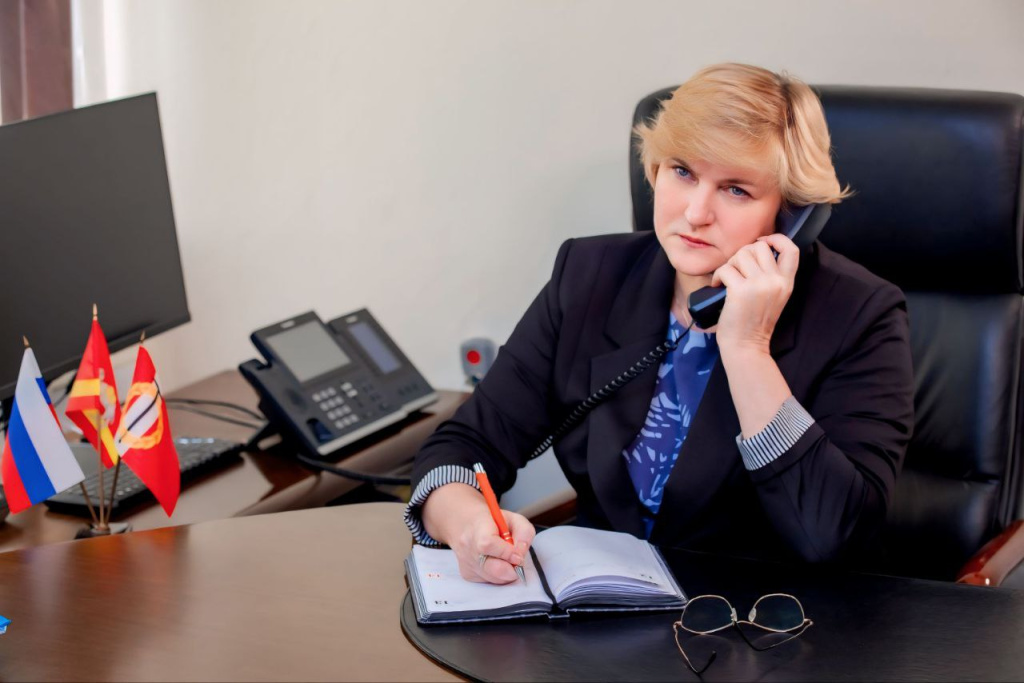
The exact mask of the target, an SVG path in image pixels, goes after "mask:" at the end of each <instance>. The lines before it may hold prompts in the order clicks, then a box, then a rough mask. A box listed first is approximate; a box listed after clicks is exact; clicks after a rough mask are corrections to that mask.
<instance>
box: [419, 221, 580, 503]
mask: <svg viewBox="0 0 1024 683" xmlns="http://www.w3.org/2000/svg"><path fill="white" fill-rule="evenodd" d="M571 248H572V240H568V241H566V242H565V243H564V244H563V245H562V246H561V248H560V249H559V251H558V256H557V257H556V259H555V266H554V271H553V272H552V276H551V280H550V281H549V282H548V283H547V285H546V286H545V287H544V288H543V289H542V290H541V292H540V294H538V295H537V298H536V299H534V301H533V303H532V304H530V307H529V308H528V309H527V311H526V313H525V315H523V318H522V319H521V320H520V321H519V323H518V324H517V325H516V327H515V329H514V330H513V332H512V335H511V336H510V337H509V339H508V341H507V342H506V343H505V344H504V345H503V346H502V347H501V348H500V349H499V351H498V355H497V357H496V358H495V361H494V364H493V365H492V366H491V368H490V370H488V372H487V375H486V376H485V377H484V379H483V380H482V381H481V382H480V383H479V384H478V385H477V386H476V389H475V391H474V392H473V395H472V396H471V397H470V398H469V400H468V401H466V402H465V403H463V404H462V405H461V406H460V407H459V409H458V410H457V411H456V412H455V415H453V416H452V418H451V419H450V420H447V421H446V422H444V423H442V424H441V425H440V426H439V427H438V428H437V430H436V431H435V432H434V433H433V434H432V435H431V436H430V438H428V439H427V441H426V442H425V443H424V444H423V447H422V448H421V449H420V451H419V453H418V454H417V455H416V459H415V461H414V463H413V472H412V487H413V489H414V490H415V489H416V487H417V486H418V485H419V483H420V481H421V480H422V479H423V478H424V477H425V476H426V475H427V474H428V473H430V472H431V471H433V470H434V469H435V468H438V467H443V466H449V465H456V466H462V467H466V468H469V469H470V470H472V468H473V463H476V462H479V463H481V464H483V466H484V468H485V469H486V471H487V477H488V479H489V480H490V482H491V485H492V486H493V488H494V490H495V493H497V494H499V495H500V494H501V493H503V492H505V491H507V490H508V489H509V488H511V487H512V484H514V483H515V479H516V471H517V470H518V469H519V468H520V467H523V466H525V465H526V462H527V460H526V458H527V456H528V455H529V453H530V452H531V451H532V450H533V449H534V448H536V447H537V445H538V444H539V443H540V442H541V441H543V439H544V438H545V437H546V436H547V435H548V434H549V433H550V431H549V430H550V429H551V428H552V426H553V425H552V418H551V411H550V404H551V402H552V400H551V396H552V389H551V384H552V378H553V368H554V360H555V351H556V348H557V344H558V334H559V328H560V326H561V323H562V312H561V311H562V309H561V306H560V303H559V290H560V283H561V280H562V276H563V272H564V270H565V267H566V261H567V260H568V258H569V252H570V250H571Z"/></svg>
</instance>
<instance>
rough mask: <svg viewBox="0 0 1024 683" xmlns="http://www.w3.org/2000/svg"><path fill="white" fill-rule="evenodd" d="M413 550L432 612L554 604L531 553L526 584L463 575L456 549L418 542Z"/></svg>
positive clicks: (418, 577)
mask: <svg viewBox="0 0 1024 683" xmlns="http://www.w3.org/2000/svg"><path fill="white" fill-rule="evenodd" d="M412 554H413V557H414V566H415V569H416V574H417V582H418V583H419V585H420V589H421V591H422V595H423V601H424V603H425V605H426V607H427V609H428V610H430V612H432V613H438V612H440V613H443V612H467V611H474V612H476V611H486V610H494V609H499V608H501V607H506V606H509V605H519V604H523V603H541V604H544V605H549V606H550V605H551V599H550V598H549V597H548V596H547V593H545V592H544V587H543V586H542V585H541V581H540V577H539V576H538V575H537V568H536V567H535V566H534V564H533V558H532V557H530V556H529V555H528V556H527V557H526V562H525V563H524V564H523V570H524V571H525V573H526V584H525V585H524V584H523V582H522V581H519V580H516V581H515V582H513V583H510V584H506V585H503V586H498V585H495V584H491V583H475V582H473V581H467V580H466V579H464V578H462V576H461V575H460V574H459V563H458V560H457V559H456V557H455V552H454V551H453V550H448V549H444V548H425V547H423V546H421V545H416V546H413V549H412Z"/></svg>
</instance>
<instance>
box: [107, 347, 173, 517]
mask: <svg viewBox="0 0 1024 683" xmlns="http://www.w3.org/2000/svg"><path fill="white" fill-rule="evenodd" d="M117 449H118V451H119V452H120V454H121V457H122V458H124V464H125V465H127V466H128V467H129V468H131V470H132V472H134V473H135V474H136V476H138V478H139V479H141V480H142V483H143V484H145V485H146V487H147V488H148V489H149V490H150V491H152V492H153V495H154V496H156V499H157V500H158V501H159V502H160V505H161V506H162V507H163V509H164V512H166V513H167V516H168V517H170V516H171V514H172V513H173V512H174V506H175V505H176V504H177V503H178V493H179V492H180V491H181V469H180V468H179V465H178V452H177V451H176V450H175V449H174V439H172V438H171V425H170V423H169V422H168V420H167V406H166V405H165V404H164V401H163V397H162V396H161V395H160V385H159V384H157V381H156V368H154V367H153V359H152V358H150V357H149V352H148V351H146V349H145V348H144V347H142V346H139V356H138V358H137V359H136V361H135V376H134V377H132V386H131V388H130V389H129V390H128V397H127V399H125V402H124V414H123V415H122V416H121V428H120V429H119V430H118V432H117Z"/></svg>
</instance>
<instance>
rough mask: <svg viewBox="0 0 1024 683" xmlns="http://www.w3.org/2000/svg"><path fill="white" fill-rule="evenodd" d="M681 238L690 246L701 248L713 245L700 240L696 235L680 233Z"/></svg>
mask: <svg viewBox="0 0 1024 683" xmlns="http://www.w3.org/2000/svg"><path fill="white" fill-rule="evenodd" d="M679 239H681V240H683V242H684V243H686V244H687V245H688V246H691V247H695V248H697V249H700V248H702V247H710V246H711V245H710V244H708V243H707V242H705V241H703V240H699V239H697V238H696V237H687V236H686V235H680V236H679Z"/></svg>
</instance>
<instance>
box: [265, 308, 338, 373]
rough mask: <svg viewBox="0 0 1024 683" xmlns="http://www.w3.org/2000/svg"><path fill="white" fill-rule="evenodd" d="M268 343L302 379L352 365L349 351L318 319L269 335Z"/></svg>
mask: <svg viewBox="0 0 1024 683" xmlns="http://www.w3.org/2000/svg"><path fill="white" fill-rule="evenodd" d="M267 345H268V346H269V347H270V348H271V349H273V350H274V353H276V354H277V355H278V356H279V357H280V358H281V360H283V361H284V364H285V365H287V366H288V369H289V370H291V371H292V373H293V374H294V375H295V379H297V380H299V381H300V382H306V381H308V380H311V379H313V378H314V377H319V376H320V375H322V374H324V373H326V372H330V371H332V370H339V369H341V368H343V367H345V366H346V365H348V364H349V358H348V356H346V355H345V352H344V351H342V350H341V347H340V346H338V344H337V343H336V342H335V341H334V340H333V339H331V336H330V335H329V334H327V330H325V329H324V326H323V325H321V324H320V323H319V322H317V321H315V320H314V321H313V322H308V323H304V324H302V325H299V326H297V327H293V328H292V329H290V330H288V331H286V332H279V333H277V334H275V335H274V336H273V337H267Z"/></svg>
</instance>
